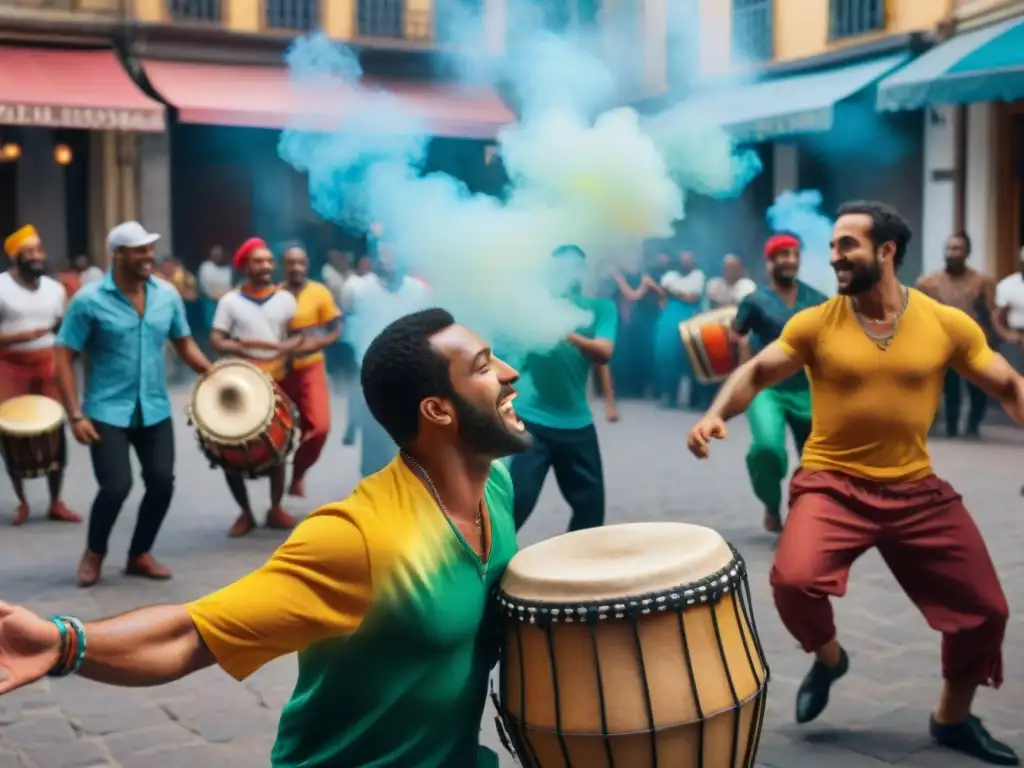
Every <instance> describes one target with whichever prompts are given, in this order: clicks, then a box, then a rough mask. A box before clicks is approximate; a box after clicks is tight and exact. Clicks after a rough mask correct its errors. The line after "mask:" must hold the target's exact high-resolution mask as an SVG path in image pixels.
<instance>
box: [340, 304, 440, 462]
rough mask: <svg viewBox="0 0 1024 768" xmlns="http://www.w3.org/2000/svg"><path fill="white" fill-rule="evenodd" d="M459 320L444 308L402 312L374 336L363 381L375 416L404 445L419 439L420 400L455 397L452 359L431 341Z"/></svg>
mask: <svg viewBox="0 0 1024 768" xmlns="http://www.w3.org/2000/svg"><path fill="white" fill-rule="evenodd" d="M453 325H455V318H454V317H453V316H452V314H451V313H450V312H448V311H447V310H444V309H439V308H433V309H424V310H421V311H419V312H413V313H412V314H410V315H405V316H404V317H400V318H398V319H397V320H395V321H394V322H393V323H391V324H390V325H389V326H387V327H386V328H385V329H384V330H383V331H381V332H380V333H379V334H378V335H377V337H376V338H375V339H374V340H373V341H372V342H370V346H369V348H367V350H366V355H365V356H364V357H363V365H362V372H361V373H360V381H361V383H362V386H363V396H364V397H365V398H366V405H367V407H368V408H369V409H370V413H371V414H372V416H373V418H374V419H376V420H377V423H378V424H380V425H381V426H382V427H384V431H385V432H387V433H388V435H390V436H391V439H392V440H394V441H395V443H396V444H397V445H398V447H400V448H404V447H405V446H407V445H408V444H409V443H410V442H412V441H413V440H415V439H416V435H417V433H418V432H419V418H420V415H419V412H420V403H421V402H423V400H424V398H427V397H452V396H453V395H454V394H455V392H454V390H453V388H452V379H451V374H450V372H449V370H448V361H447V360H446V359H445V358H444V357H443V356H442V355H440V354H439V353H438V352H437V351H436V350H435V349H434V348H433V347H432V346H430V337H431V336H433V335H434V334H436V333H439V332H440V331H443V330H444V329H445V328H449V327H451V326H453Z"/></svg>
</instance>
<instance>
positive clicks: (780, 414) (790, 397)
mask: <svg viewBox="0 0 1024 768" xmlns="http://www.w3.org/2000/svg"><path fill="white" fill-rule="evenodd" d="M747 421H748V422H749V423H750V435H751V442H750V450H749V451H748V452H747V472H748V473H749V474H750V482H751V484H752V485H753V486H754V495H755V496H757V498H758V499H759V500H760V501H761V503H762V504H764V506H765V509H766V510H767V511H768V512H772V513H775V514H779V510H780V508H781V506H782V481H783V480H785V479H786V473H787V472H788V471H789V467H788V466H787V464H788V461H787V456H786V426H787V425H788V426H789V430H790V432H792V433H793V441H794V442H795V443H796V451H797V454H798V455H799V454H800V453H802V452H803V449H804V441H805V440H807V436H808V435H810V433H811V392H810V390H808V389H796V390H784V389H783V390H780V389H766V390H764V391H763V392H761V393H760V394H759V395H758V396H757V397H755V398H754V401H753V402H752V403H751V404H750V407H749V408H748V409H747Z"/></svg>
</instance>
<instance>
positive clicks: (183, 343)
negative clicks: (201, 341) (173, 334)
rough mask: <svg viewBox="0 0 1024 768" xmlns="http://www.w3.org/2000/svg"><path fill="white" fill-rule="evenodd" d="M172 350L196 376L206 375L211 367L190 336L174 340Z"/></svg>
mask: <svg viewBox="0 0 1024 768" xmlns="http://www.w3.org/2000/svg"><path fill="white" fill-rule="evenodd" d="M174 349H175V351H177V353H178V357H180V358H181V359H182V361H183V362H184V363H185V365H187V366H188V367H189V368H191V369H192V370H193V371H195V372H196V373H198V374H203V373H206V372H207V371H209V370H210V368H212V367H213V366H212V364H211V363H210V361H209V360H208V359H207V358H206V355H204V354H203V351H202V350H201V349H199V345H198V344H196V342H195V339H193V338H192V337H191V336H187V337H185V338H184V339H177V340H175V342H174Z"/></svg>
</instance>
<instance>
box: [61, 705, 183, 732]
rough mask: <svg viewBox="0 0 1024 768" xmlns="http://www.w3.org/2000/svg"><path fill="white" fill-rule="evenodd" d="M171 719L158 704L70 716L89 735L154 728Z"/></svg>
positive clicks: (78, 728) (78, 727) (73, 723)
mask: <svg viewBox="0 0 1024 768" xmlns="http://www.w3.org/2000/svg"><path fill="white" fill-rule="evenodd" d="M169 720H170V718H169V717H168V716H167V712H165V711H164V710H163V709H161V708H160V707H158V706H156V705H148V706H143V707H131V708H127V709H122V710H121V711H119V712H93V713H89V714H84V715H78V716H76V717H70V716H69V717H68V721H69V722H70V723H71V724H72V725H73V726H74V727H75V728H76V729H77V730H78V731H80V732H82V733H84V734H86V735H89V736H106V735H107V734H109V733H119V732H122V731H135V730H139V729H141V728H154V727H157V726H161V725H165V724H166V723H167V722H168V721H169Z"/></svg>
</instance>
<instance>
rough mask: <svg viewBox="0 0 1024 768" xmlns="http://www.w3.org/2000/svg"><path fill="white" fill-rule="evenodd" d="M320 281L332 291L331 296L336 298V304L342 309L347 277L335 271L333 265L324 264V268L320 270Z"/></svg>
mask: <svg viewBox="0 0 1024 768" xmlns="http://www.w3.org/2000/svg"><path fill="white" fill-rule="evenodd" d="M320 280H321V281H323V284H324V285H326V286H327V288H328V290H330V292H331V295H332V296H333V297H334V303H335V304H337V305H338V306H339V307H340V306H341V297H342V295H343V293H344V291H345V281H346V280H347V278H346V277H345V275H343V274H341V272H339V271H338V270H337V269H335V268H334V265H333V264H324V268H323V269H321V270H320Z"/></svg>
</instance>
